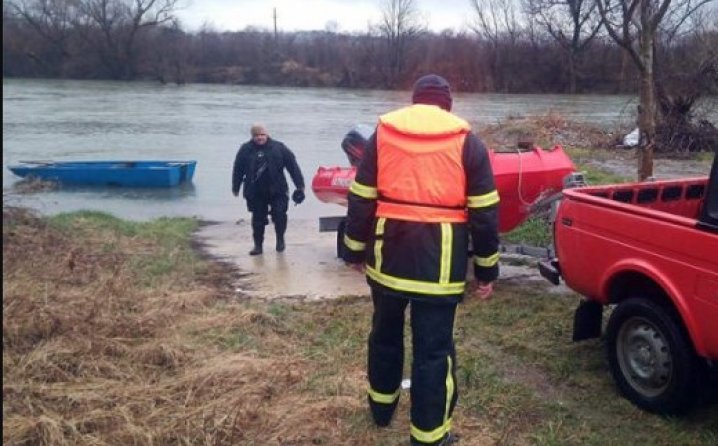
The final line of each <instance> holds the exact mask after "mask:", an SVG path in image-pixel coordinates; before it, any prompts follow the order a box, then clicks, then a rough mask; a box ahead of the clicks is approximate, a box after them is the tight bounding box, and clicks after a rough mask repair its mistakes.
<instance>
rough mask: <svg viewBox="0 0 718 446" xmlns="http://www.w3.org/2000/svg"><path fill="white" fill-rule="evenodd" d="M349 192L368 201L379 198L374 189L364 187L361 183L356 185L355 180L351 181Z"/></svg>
mask: <svg viewBox="0 0 718 446" xmlns="http://www.w3.org/2000/svg"><path fill="white" fill-rule="evenodd" d="M349 192H352V193H354V194H355V195H359V196H360V197H363V198H368V199H369V200H375V199H376V197H378V196H379V194H378V192H377V190H376V187H371V186H365V185H363V184H361V183H358V182H357V181H356V180H355V181H352V185H351V186H350V187H349Z"/></svg>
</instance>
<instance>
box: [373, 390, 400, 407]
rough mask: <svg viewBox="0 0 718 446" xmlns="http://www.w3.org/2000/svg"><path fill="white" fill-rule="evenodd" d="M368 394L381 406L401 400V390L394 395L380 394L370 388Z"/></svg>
mask: <svg viewBox="0 0 718 446" xmlns="http://www.w3.org/2000/svg"><path fill="white" fill-rule="evenodd" d="M367 393H368V394H369V398H371V400H372V401H374V402H375V403H380V404H391V403H393V402H394V401H396V399H397V398H399V389H397V390H396V392H394V393H380V392H377V391H376V390H374V389H372V388H369V389H368V390H367Z"/></svg>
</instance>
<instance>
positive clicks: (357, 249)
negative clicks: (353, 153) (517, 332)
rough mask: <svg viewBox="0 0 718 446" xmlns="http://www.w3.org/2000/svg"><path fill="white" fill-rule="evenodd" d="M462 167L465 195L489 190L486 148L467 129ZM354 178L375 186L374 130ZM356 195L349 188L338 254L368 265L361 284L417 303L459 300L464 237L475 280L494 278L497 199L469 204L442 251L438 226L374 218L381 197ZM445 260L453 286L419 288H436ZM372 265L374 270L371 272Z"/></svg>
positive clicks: (361, 186) (364, 185)
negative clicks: (364, 282) (465, 216)
mask: <svg viewBox="0 0 718 446" xmlns="http://www.w3.org/2000/svg"><path fill="white" fill-rule="evenodd" d="M463 166H464V169H465V174H466V179H467V191H466V194H467V197H469V198H471V197H481V196H485V195H491V194H493V193H495V185H494V177H493V172H492V169H491V164H490V161H489V157H488V153H487V150H486V148H485V146H484V145H483V144H482V142H481V141H480V140H479V138H478V137H477V136H476V135H475V134H473V132H469V133H468V134H467V136H466V139H465V141H464V147H463ZM425 174H427V175H430V174H431V173H430V172H426V173H425ZM355 182H356V183H357V186H358V189H359V190H361V189H364V188H369V189H375V188H377V140H376V133H375V134H374V135H373V136H372V137H371V138H370V140H369V142H368V144H367V148H366V151H365V153H364V158H363V159H362V162H361V164H360V165H359V168H358V170H357V174H356V177H355ZM361 195H362V194H361V193H353V192H351V189H350V193H349V210H348V214H347V223H346V232H345V234H346V235H345V237H344V246H343V249H342V250H341V251H342V252H341V256H342V258H343V259H344V260H345V261H347V262H350V263H358V262H366V264H367V267H368V268H367V272H370V269H372V268H373V275H370V274H368V275H367V282H368V283H369V285H370V286H371V287H372V288H373V287H379V288H380V289H382V290H384V292H385V293H386V292H388V293H390V294H398V295H401V296H406V297H410V298H412V299H418V300H422V301H430V302H437V303H439V302H447V303H448V302H458V301H461V300H462V298H463V294H464V283H465V280H466V273H467V267H468V260H469V259H468V254H469V238H470V239H471V244H472V245H473V246H472V247H471V248H472V249H471V250H472V251H473V257H472V259H471V260H472V262H471V264H472V265H473V270H474V276H475V277H476V279H477V280H481V281H486V282H489V281H493V280H495V279H496V278H497V277H498V274H499V265H498V257H499V252H498V248H499V239H498V230H497V228H498V203H492V204H491V205H489V206H486V207H475V208H472V207H469V208H468V221H467V222H466V223H452V224H451V225H452V231H453V234H454V235H453V237H452V240H451V247H449V249H448V250H447V249H446V247H442V245H443V244H445V243H444V241H442V235H441V234H442V231H441V224H437V223H418V222H412V221H402V220H393V219H379V218H377V217H376V207H377V199H379V200H381V196H379V197H377V199H372V198H371V197H367V196H361ZM379 195H380V194H379ZM496 201H498V200H496ZM382 220H384V221H382ZM447 255H448V258H447V257H446V256H447ZM380 259H381V260H380ZM446 261H448V262H450V264H451V267H450V268H451V271H450V276H451V281H452V282H453V284H454V286H452V287H451V288H447V289H445V290H439V291H438V292H436V291H422V285H423V284H426V285H428V286H427V287H426V288H427V289H428V290H431V289H436V288H437V286H439V287H440V286H441V285H440V284H439V283H438V282H439V270H440V268H441V266H440V265H441V263H442V262H446ZM377 267H379V268H380V269H379V270H377V269H376V268H377ZM405 285H406V286H405ZM414 285H416V286H414Z"/></svg>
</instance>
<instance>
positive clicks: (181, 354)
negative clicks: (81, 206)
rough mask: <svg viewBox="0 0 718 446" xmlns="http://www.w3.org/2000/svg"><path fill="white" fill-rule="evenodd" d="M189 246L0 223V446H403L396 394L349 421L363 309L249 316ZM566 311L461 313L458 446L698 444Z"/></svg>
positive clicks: (58, 223)
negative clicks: (642, 395) (640, 401)
mask: <svg viewBox="0 0 718 446" xmlns="http://www.w3.org/2000/svg"><path fill="white" fill-rule="evenodd" d="M190 231H191V225H189V226H188V225H187V222H186V221H182V220H166V221H156V222H151V223H145V224H130V223H128V222H122V221H119V220H113V219H111V218H109V217H107V216H101V215H98V214H73V215H71V216H69V217H56V218H53V219H50V220H48V219H39V218H37V217H36V216H34V215H33V214H31V213H29V212H27V211H24V210H22V209H13V208H4V209H3V310H4V311H3V444H5V445H52V446H64V445H130V444H131V445H140V446H144V445H183V446H185V445H207V446H210V445H212V446H213V445H240V446H242V445H247V446H249V445H301V446H303V445H340V446H341V445H345V446H354V445H385V446H394V445H400V444H401V445H404V444H406V443H407V437H408V424H409V421H408V412H409V410H408V409H409V408H408V405H409V404H408V403H409V401H408V398H407V396H408V395H407V394H406V393H405V392H403V393H402V398H401V399H400V403H399V409H398V411H397V416H396V419H395V420H394V422H393V423H392V425H391V426H390V427H388V428H386V429H377V428H375V427H373V424H372V422H371V421H370V419H369V417H368V413H367V410H366V403H365V385H366V377H365V355H366V346H365V342H366V340H365V339H366V330H367V328H368V327H369V323H370V317H371V303H370V301H369V299H366V298H365V297H351V298H345V299H341V300H339V301H335V302H321V303H310V304H300V303H292V302H282V303H274V304H272V303H269V304H268V303H253V302H250V301H248V300H246V299H243V298H241V296H235V295H234V292H233V291H232V287H231V283H232V277H233V275H234V272H233V271H231V270H229V269H227V267H226V266H223V265H222V264H219V263H216V262H207V261H203V260H202V259H200V258H198V257H196V256H195V255H190V254H191V252H188V251H189V246H190V243H189V240H188V239H189V236H190ZM172 234H175V235H176V236H173V235H172ZM575 300H576V296H573V295H568V296H563V297H560V296H556V295H550V294H548V293H543V292H542V291H541V290H539V289H538V287H533V288H531V289H527V288H522V287H521V286H511V285H509V284H503V285H502V286H498V287H497V290H496V297H495V299H493V300H492V301H489V302H487V303H481V302H477V301H469V302H467V303H466V304H465V305H462V306H461V307H460V315H459V317H458V318H457V349H458V354H459V361H458V364H459V370H458V374H457V375H458V378H459V387H460V389H461V401H460V406H459V408H458V410H457V413H456V417H455V423H454V425H455V426H456V430H457V431H458V432H459V433H460V434H461V435H462V437H461V443H460V444H461V445H462V446H476V445H529V444H532V445H533V444H544V445H564V444H565V445H573V444H589V445H605V444H639V443H640V444H660V445H672V444H684V445H700V446H703V445H708V444H711V445H712V444H715V440H716V438H718V437H717V436H716V434H715V432H716V428H717V427H718V426H716V421H715V420H716V417H715V414H716V410H715V409H718V408H715V409H713V408H710V407H709V408H704V409H702V410H699V411H698V412H697V413H696V414H695V415H693V416H691V417H687V418H686V419H684V420H671V419H668V420H666V419H663V418H660V417H656V416H653V415H650V414H647V413H645V412H642V411H640V410H638V409H636V408H635V407H633V406H631V405H630V404H628V403H627V402H626V401H625V400H623V399H621V398H618V397H617V396H616V394H615V390H614V388H613V385H612V384H611V382H610V379H609V377H608V376H607V372H606V366H605V361H604V359H603V355H602V353H601V349H600V344H599V343H598V342H593V343H587V344H586V343H584V344H577V345H572V344H570V343H569V342H568V338H569V335H568V333H569V331H570V319H571V311H572V309H573V307H574V304H575ZM407 354H410V353H409V352H407Z"/></svg>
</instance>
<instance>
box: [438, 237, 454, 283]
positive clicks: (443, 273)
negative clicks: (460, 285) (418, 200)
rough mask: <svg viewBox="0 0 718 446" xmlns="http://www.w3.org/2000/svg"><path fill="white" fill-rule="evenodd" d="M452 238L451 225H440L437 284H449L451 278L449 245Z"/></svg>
mask: <svg viewBox="0 0 718 446" xmlns="http://www.w3.org/2000/svg"><path fill="white" fill-rule="evenodd" d="M453 237H454V234H453V231H452V228H451V223H442V224H441V268H440V269H439V283H442V284H443V283H449V278H450V276H451V243H452V239H453Z"/></svg>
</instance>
